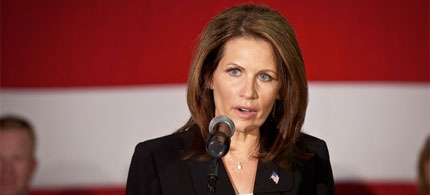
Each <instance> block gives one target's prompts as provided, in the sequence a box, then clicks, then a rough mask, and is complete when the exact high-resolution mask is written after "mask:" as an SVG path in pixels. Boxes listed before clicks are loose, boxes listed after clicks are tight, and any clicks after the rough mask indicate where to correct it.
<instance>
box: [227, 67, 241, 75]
mask: <svg viewBox="0 0 430 195" xmlns="http://www.w3.org/2000/svg"><path fill="white" fill-rule="evenodd" d="M227 72H228V73H229V74H230V75H232V76H239V74H240V70H239V69H237V68H232V69H228V70H227Z"/></svg>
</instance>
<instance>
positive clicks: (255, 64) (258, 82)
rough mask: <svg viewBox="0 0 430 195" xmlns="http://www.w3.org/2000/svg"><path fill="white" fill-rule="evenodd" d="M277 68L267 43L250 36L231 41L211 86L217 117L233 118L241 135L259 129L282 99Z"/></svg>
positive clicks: (225, 48)
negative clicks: (279, 92)
mask: <svg viewBox="0 0 430 195" xmlns="http://www.w3.org/2000/svg"><path fill="white" fill-rule="evenodd" d="M276 67H277V65H276V60H275V55H274V52H273V50H272V46H271V45H270V43H268V42H267V41H264V40H260V39H255V38H250V37H239V38H235V39H231V40H229V41H227V42H226V43H225V45H224V52H223V56H222V58H221V60H220V62H219V64H218V66H217V68H216V70H215V72H214V74H213V77H212V81H211V83H210V88H211V89H212V90H213V94H214V102H215V115H216V116H218V115H227V116H228V117H230V118H231V119H232V120H233V121H234V123H235V126H236V130H237V131H239V132H249V131H252V130H258V129H259V128H260V126H261V125H262V124H263V123H264V121H265V120H266V118H267V116H268V115H269V113H270V112H271V110H272V107H273V104H274V102H275V100H276V98H277V97H278V90H279V82H278V75H277V68H276Z"/></svg>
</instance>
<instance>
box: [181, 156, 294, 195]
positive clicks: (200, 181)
mask: <svg viewBox="0 0 430 195" xmlns="http://www.w3.org/2000/svg"><path fill="white" fill-rule="evenodd" d="M187 163H188V167H189V169H190V173H191V178H192V182H193V184H194V188H195V191H196V192H197V193H198V194H207V184H208V181H207V175H208V173H209V161H197V160H195V159H189V160H187ZM272 175H273V177H272ZM276 176H277V177H278V178H279V180H278V182H275V180H276ZM293 186H294V173H293V172H292V171H290V170H286V169H281V168H279V167H277V166H276V165H275V164H274V163H262V162H261V161H258V165H257V174H256V177H255V184H254V193H267V192H286V191H290V190H292V189H293ZM216 194H217V195H225V194H235V192H234V189H233V186H232V183H231V182H230V178H229V177H228V174H227V171H226V169H225V167H224V165H223V163H222V161H220V163H219V178H218V180H217V186H216Z"/></svg>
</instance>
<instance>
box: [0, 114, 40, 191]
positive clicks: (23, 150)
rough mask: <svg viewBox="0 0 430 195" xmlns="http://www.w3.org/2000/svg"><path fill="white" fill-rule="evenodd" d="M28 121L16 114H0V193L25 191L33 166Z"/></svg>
mask: <svg viewBox="0 0 430 195" xmlns="http://www.w3.org/2000/svg"><path fill="white" fill-rule="evenodd" d="M35 145H36V139H35V135H34V131H33V128H32V126H31V124H30V123H29V122H28V121H26V120H25V119H22V118H21V117H17V116H2V117H0V195H6V194H8V195H9V194H13V195H18V194H19V195H21V194H28V192H29V187H30V180H31V177H32V175H33V172H34V170H35V168H36V158H35V155H34V153H35Z"/></svg>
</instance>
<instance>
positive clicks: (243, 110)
mask: <svg viewBox="0 0 430 195" xmlns="http://www.w3.org/2000/svg"><path fill="white" fill-rule="evenodd" d="M239 111H241V112H252V111H251V110H248V109H246V108H239Z"/></svg>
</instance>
